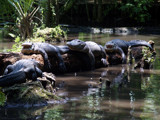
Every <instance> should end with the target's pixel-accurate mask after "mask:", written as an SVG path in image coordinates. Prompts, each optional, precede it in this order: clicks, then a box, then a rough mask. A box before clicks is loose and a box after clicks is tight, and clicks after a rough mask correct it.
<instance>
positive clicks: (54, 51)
mask: <svg viewBox="0 0 160 120" xmlns="http://www.w3.org/2000/svg"><path fill="white" fill-rule="evenodd" d="M22 46H23V48H22V50H21V52H22V53H23V54H41V55H42V56H43V59H44V66H45V68H46V69H47V70H51V64H50V62H49V60H48V56H49V57H53V56H55V57H56V58H57V59H58V62H59V67H60V71H62V72H65V71H66V67H65V64H64V61H63V58H62V56H61V53H65V52H67V50H69V49H67V46H60V47H58V46H54V45H51V44H48V43H23V44H22Z"/></svg>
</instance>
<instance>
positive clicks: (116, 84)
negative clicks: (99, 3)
mask: <svg viewBox="0 0 160 120" xmlns="http://www.w3.org/2000/svg"><path fill="white" fill-rule="evenodd" d="M70 37H73V38H75V37H79V38H80V39H84V40H93V41H96V42H98V43H101V44H104V43H105V42H106V41H108V40H111V39H114V38H120V39H124V40H131V39H144V40H147V41H148V40H150V39H152V40H154V41H155V44H156V46H155V48H156V51H157V57H156V60H155V64H154V66H153V69H152V70H144V71H143V70H140V69H137V70H134V69H133V67H132V66H128V65H117V66H110V67H107V68H100V69H96V70H94V71H85V72H76V73H66V74H64V75H59V76H56V80H57V83H56V86H57V87H59V89H58V91H57V93H56V94H57V95H59V96H61V97H62V98H64V99H66V101H67V102H66V103H65V104H59V105H49V106H45V107H40V108H39V107H33V108H6V109H0V119H6V120H7V119H8V120H9V119H15V120H17V119H33V120H34V119H36V120H43V119H44V120H112V119H114V120H138V119H151V120H152V119H156V120H159V118H160V94H159V93H160V59H159V58H160V52H159V51H160V36H153V35H128V36H110V35H85V34H83V35H82V34H81V35H72V36H70Z"/></svg>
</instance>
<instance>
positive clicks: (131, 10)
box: [120, 0, 154, 22]
mask: <svg viewBox="0 0 160 120" xmlns="http://www.w3.org/2000/svg"><path fill="white" fill-rule="evenodd" d="M153 2H154V0H125V1H122V3H121V7H120V9H121V10H122V11H123V12H125V13H127V14H129V17H130V18H133V19H135V20H136V21H139V22H145V21H146V20H148V19H149V18H150V14H149V13H148V8H149V7H151V5H152V3H153Z"/></svg>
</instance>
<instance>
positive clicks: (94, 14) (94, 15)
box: [93, 0, 97, 21]
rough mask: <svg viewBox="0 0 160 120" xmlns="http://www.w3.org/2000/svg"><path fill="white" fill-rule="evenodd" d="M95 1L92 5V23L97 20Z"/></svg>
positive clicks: (95, 0)
mask: <svg viewBox="0 0 160 120" xmlns="http://www.w3.org/2000/svg"><path fill="white" fill-rule="evenodd" d="M96 11H97V0H94V5H93V21H96V18H97V13H96Z"/></svg>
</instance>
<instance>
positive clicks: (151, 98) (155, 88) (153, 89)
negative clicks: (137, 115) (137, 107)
mask: <svg viewBox="0 0 160 120" xmlns="http://www.w3.org/2000/svg"><path fill="white" fill-rule="evenodd" d="M150 79H151V80H150V82H151V84H150V85H149V86H148V88H147V89H146V98H145V103H144V108H143V113H142V114H141V118H143V119H158V118H157V116H156V114H155V113H159V111H160V106H159V104H160V94H159V90H160V86H159V79H160V76H159V75H152V76H151V77H150Z"/></svg>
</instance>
